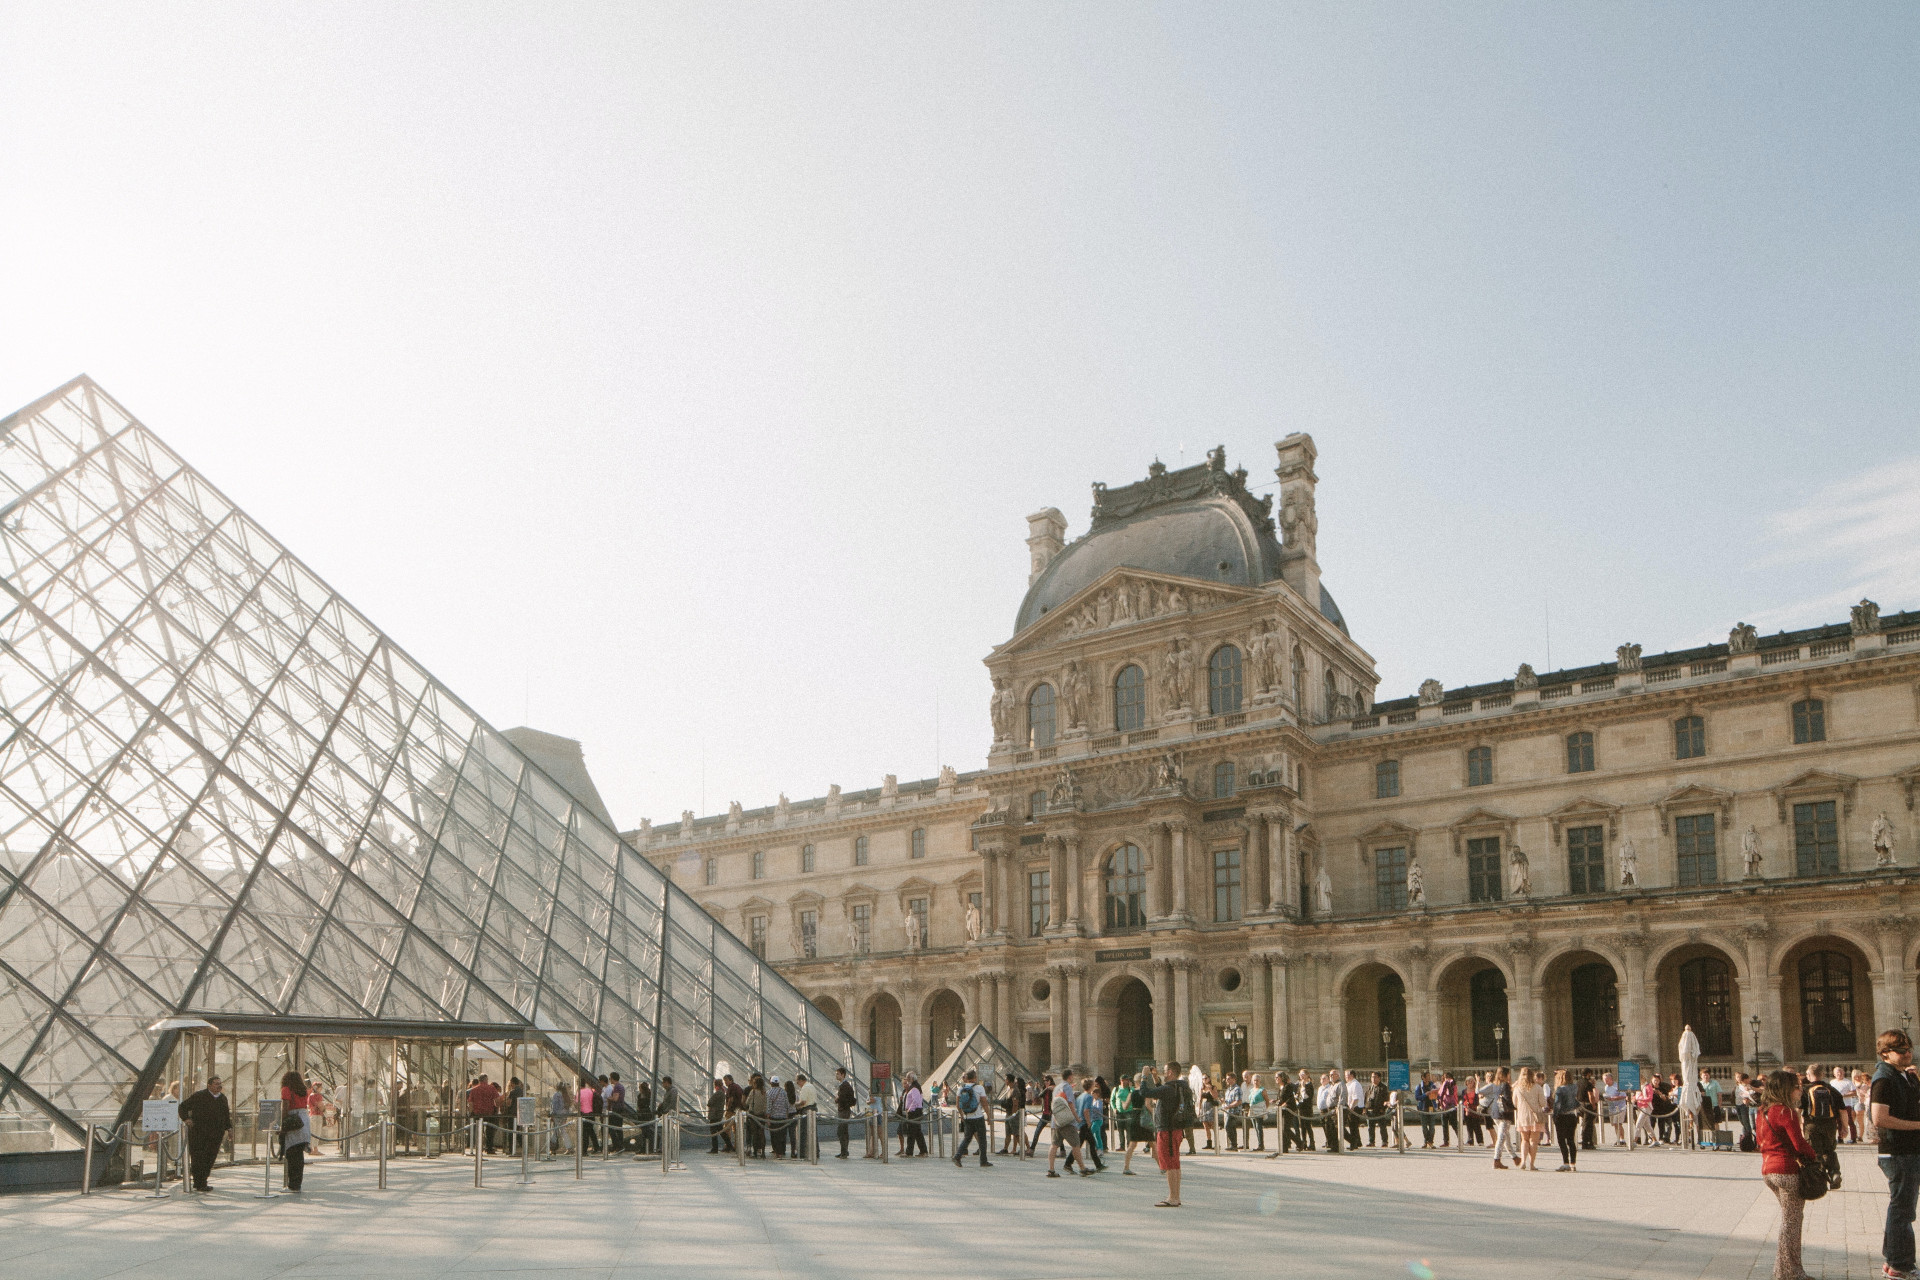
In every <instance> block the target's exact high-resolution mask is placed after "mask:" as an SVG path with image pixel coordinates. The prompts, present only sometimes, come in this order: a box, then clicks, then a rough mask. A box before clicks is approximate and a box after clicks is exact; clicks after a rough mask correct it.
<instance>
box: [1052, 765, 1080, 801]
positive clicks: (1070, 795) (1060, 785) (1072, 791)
mask: <svg viewBox="0 0 1920 1280" xmlns="http://www.w3.org/2000/svg"><path fill="white" fill-rule="evenodd" d="M1079 807H1080V780H1079V779H1078V778H1076V777H1074V776H1073V770H1071V769H1062V770H1061V771H1060V776H1059V777H1058V778H1055V779H1054V782H1053V786H1052V788H1051V789H1050V790H1048V792H1047V808H1049V809H1078V808H1079Z"/></svg>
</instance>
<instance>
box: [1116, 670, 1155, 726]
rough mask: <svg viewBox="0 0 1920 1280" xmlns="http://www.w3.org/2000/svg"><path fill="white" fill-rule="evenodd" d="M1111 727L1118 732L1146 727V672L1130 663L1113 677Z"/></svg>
mask: <svg viewBox="0 0 1920 1280" xmlns="http://www.w3.org/2000/svg"><path fill="white" fill-rule="evenodd" d="M1113 727H1114V728H1115V729H1116V730H1117V731H1119V732H1120V733H1131V732H1133V731H1134V730H1135V729H1144V728H1146V727H1147V673H1146V672H1144V671H1142V670H1141V669H1140V668H1139V667H1136V666H1133V665H1132V664H1131V663H1129V664H1128V665H1127V666H1124V667H1122V668H1120V674H1119V675H1117V676H1115V677H1114V678H1113Z"/></svg>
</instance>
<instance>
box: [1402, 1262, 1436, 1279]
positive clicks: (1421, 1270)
mask: <svg viewBox="0 0 1920 1280" xmlns="http://www.w3.org/2000/svg"><path fill="white" fill-rule="evenodd" d="M1407 1274H1408V1275H1410V1276H1412V1277H1413V1280H1433V1268H1432V1267H1430V1266H1428V1265H1427V1260H1426V1259H1425V1258H1422V1259H1420V1261H1418V1262H1409V1263H1408V1264H1407Z"/></svg>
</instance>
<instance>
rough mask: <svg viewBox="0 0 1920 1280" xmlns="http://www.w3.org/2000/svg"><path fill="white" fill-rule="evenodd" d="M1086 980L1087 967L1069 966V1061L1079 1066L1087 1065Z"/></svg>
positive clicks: (1079, 965)
mask: <svg viewBox="0 0 1920 1280" xmlns="http://www.w3.org/2000/svg"><path fill="white" fill-rule="evenodd" d="M1086 979H1087V967H1086V966H1085V965H1083V964H1074V965H1068V966H1067V1043H1068V1045H1069V1046H1070V1049H1069V1054H1068V1061H1069V1062H1071V1063H1073V1064H1075V1065H1077V1066H1085V1065H1086V1064H1087V1016H1086V1003H1085V997H1086Z"/></svg>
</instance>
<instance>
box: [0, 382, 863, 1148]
mask: <svg viewBox="0 0 1920 1280" xmlns="http://www.w3.org/2000/svg"><path fill="white" fill-rule="evenodd" d="M0 575H4V576H0V714H4V716H5V718H6V725H5V728H6V733H5V735H4V740H0V1157H4V1156H5V1155H6V1154H8V1153H13V1152H23V1151H45V1150H49V1149H53V1150H62V1149H74V1148H77V1146H78V1144H79V1142H80V1140H81V1136H82V1135H83V1134H84V1133H85V1128H84V1126H85V1125H86V1124H88V1123H89V1122H91V1123H95V1124H102V1125H105V1124H110V1123H115V1122H117V1121H120V1120H125V1119H129V1118H131V1117H132V1116H133V1114H134V1113H135V1111H136V1110H137V1106H138V1102H139V1101H140V1100H142V1099H144V1098H146V1097H147V1096H148V1095H149V1094H150V1093H151V1092H153V1091H154V1090H155V1089H156V1088H164V1087H165V1085H164V1083H163V1076H164V1075H165V1074H167V1073H168V1071H169V1067H174V1068H175V1069H178V1063H179V1061H180V1059H179V1058H178V1057H177V1056H176V1055H177V1053H178V1050H179V1046H180V1044H181V1043H182V1042H183V1041H182V1038H183V1037H191V1036H203V1037H207V1043H208V1044H211V1043H212V1039H211V1037H213V1036H216V1035H233V1036H238V1037H241V1038H240V1039H239V1041H238V1042H237V1043H234V1044H233V1045H232V1046H231V1047H230V1048H228V1049H223V1050H222V1051H221V1052H222V1053H223V1054H230V1055H231V1056H226V1057H222V1058H221V1059H220V1060H221V1061H223V1062H234V1063H236V1064H239V1063H247V1064H253V1063H271V1064H273V1065H276V1066H278V1065H280V1064H284V1063H285V1062H286V1060H287V1059H286V1054H287V1052H288V1050H287V1046H288V1045H290V1044H295V1043H301V1042H300V1041H299V1040H297V1039H296V1038H297V1037H303V1036H304V1037H308V1038H309V1039H312V1040H313V1043H312V1046H311V1049H310V1061H311V1062H314V1063H318V1064H320V1066H321V1068H322V1069H323V1070H324V1069H325V1067H326V1064H328V1063H343V1062H346V1061H348V1060H349V1058H348V1057H347V1056H343V1055H346V1054H347V1052H348V1051H347V1049H346V1048H344V1047H343V1045H344V1044H345V1043H346V1041H347V1040H351V1038H352V1037H354V1036H355V1035H361V1036H367V1035H373V1036H381V1037H388V1038H397V1039H403V1040H404V1039H406V1038H407V1037H409V1036H414V1037H418V1038H422V1039H436V1038H437V1039H439V1040H441V1041H443V1042H445V1043H464V1042H465V1041H466V1040H467V1039H476V1040H481V1039H484V1040H492V1041H499V1040H502V1039H513V1040H517V1041H518V1042H524V1043H529V1044H539V1045H542V1046H544V1047H545V1049H546V1050H547V1051H548V1053H549V1054H550V1055H551V1057H552V1058H553V1059H554V1060H557V1061H560V1062H564V1063H565V1064H567V1066H568V1067H569V1068H570V1069H573V1070H587V1071H593V1072H596V1073H597V1072H603V1071H620V1072H622V1073H623V1074H625V1075H626V1076H627V1078H628V1079H636V1078H649V1077H656V1076H657V1075H662V1074H674V1075H676V1078H677V1083H679V1084H680V1086H681V1090H682V1096H683V1097H688V1098H698V1097H699V1096H701V1094H702V1093H703V1091H704V1090H703V1085H704V1082H705V1081H704V1077H706V1076H708V1075H709V1074H711V1073H712V1071H713V1070H714V1068H715V1066H716V1064H717V1063H720V1062H723V1061H724V1062H725V1063H726V1065H727V1068H728V1069H729V1070H732V1071H734V1072H735V1073H736V1074H737V1073H739V1072H741V1071H742V1070H753V1069H760V1070H767V1071H778V1072H779V1073H780V1074H782V1075H787V1074H791V1073H792V1072H795V1071H806V1072H808V1073H809V1074H812V1075H815V1076H827V1075H830V1074H831V1072H832V1070H833V1068H835V1067H837V1066H845V1067H847V1068H848V1069H849V1071H850V1074H852V1076H853V1078H854V1080H855V1081H856V1082H864V1081H865V1079H866V1078H867V1075H868V1072H867V1069H866V1068H867V1065H868V1063H869V1061H870V1059H869V1058H868V1057H867V1055H866V1054H865V1053H864V1052H863V1051H861V1050H860V1049H859V1047H858V1046H856V1045H854V1044H853V1043H851V1042H850V1041H849V1040H848V1038H847V1037H846V1036H845V1035H844V1034H843V1033H841V1032H840V1031H839V1029H838V1028H836V1027H833V1025H832V1024H831V1023H830V1022H829V1021H828V1020H827V1019H825V1018H824V1017H822V1016H821V1015H820V1014H819V1012H818V1011H817V1010H815V1009H813V1008H812V1006H811V1005H809V1004H808V1003H807V1002H806V1000H805V999H803V998H802V997H801V996H800V994H799V993H798V992H797V991H796V990H795V989H794V988H793V987H792V986H791V985H789V984H788V983H787V982H786V981H785V980H784V979H782V978H781V977H780V976H779V975H778V974H777V973H775V972H774V971H773V970H772V969H770V968H768V967H767V966H766V965H765V964H764V963H762V962H761V961H760V960H759V959H758V958H757V957H755V956H754V955H753V954H752V953H751V952H750V951H749V950H748V949H747V948H746V947H744V946H742V945H741V944H740V943H739V941H738V940H737V939H735V938H734V937H733V936H732V935H731V934H729V933H728V932H727V931H726V930H725V929H724V928H719V927H717V926H716V923H715V921H714V920H713V919H712V917H711V916H709V915H707V914H706V912H705V911H703V910H702V909H701V908H700V907H699V906H698V905H697V904H695V903H694V902H693V900H692V899H691V898H689V897H688V896H687V895H686V894H685V893H683V892H681V891H680V890H678V889H676V888H674V887H673V885H672V884H671V882H670V881H669V880H668V878H667V877H666V875H665V874H664V873H663V872H661V871H660V870H659V869H658V868H657V867H655V866H654V865H653V864H651V863H650V862H648V861H647V860H646V859H645V858H643V857H641V856H639V855H638V854H637V853H636V852H635V851H634V850H632V849H630V848H628V847H627V846H626V845H624V844H623V843H622V842H621V840H620V838H619V836H618V835H617V833H615V832H614V831H613V830H611V829H610V828H609V827H608V825H607V823H606V822H605V821H604V820H603V819H601V818H600V817H597V816H596V815H595V813H594V811H593V810H592V809H590V808H589V807H588V806H586V805H585V804H582V803H580V802H579V801H578V800H576V799H575V798H574V797H573V796H572V795H571V794H570V793H569V792H568V791H567V790H566V789H565V788H564V787H562V786H560V785H559V784H558V783H556V782H555V781H554V780H552V779H551V778H549V777H547V776H545V775H544V774H542V773H541V772H540V771H539V769H538V767H537V766H535V765H534V764H533V763H532V762H531V761H530V760H529V759H528V758H527V757H525V756H524V755H522V754H521V752H520V751H519V750H518V749H517V748H515V747H514V745H513V744H512V743H511V742H509V741H508V740H507V739H506V738H505V737H504V736H502V735H501V734H500V733H498V732H496V731H495V730H494V729H493V728H492V727H491V726H489V725H487V724H486V723H485V722H484V721H482V720H481V719H480V718H479V717H478V716H476V715H475V714H474V713H473V712H472V711H471V710H469V709H468V708H466V707H465V706H463V705H462V704H461V703H460V702H459V700H458V699H457V698H455V697H454V695H453V694H452V693H451V692H450V691H448V690H447V689H445V688H444V687H442V686H441V685H439V684H438V683H437V682H436V681H434V679H433V678H432V676H430V675H428V674H427V673H426V672H425V671H424V670H423V669H422V668H421V667H419V666H418V665H417V664H416V663H415V662H414V661H413V660H412V659H410V658H409V657H408V656H407V655H406V654H405V653H404V652H402V651H401V650H400V649H398V648H397V647H396V646H395V645H394V643H393V642H392V641H391V640H390V639H388V638H387V637H386V636H385V635H384V634H382V633H381V632H380V630H379V629H378V628H377V627H375V626H374V625H373V624H372V623H371V622H369V621H368V620H367V619H365V618H363V617H362V616H361V615H360V614H358V613H357V612H355V611H354V609H353V607H352V606H351V605H349V604H348V603H347V602H346V601H344V600H342V599H341V598H340V597H339V596H338V595H336V594H335V593H334V592H333V591H332V590H331V589H330V588H328V587H327V586H326V584H325V583H323V582H321V581H320V580H319V579H318V578H316V577H315V576H314V575H313V574H312V573H311V572H310V571H309V570H307V568H306V567H305V566H304V565H302V564H301V563H300V562H299V561H298V560H297V559H295V558H294V557H293V555H292V554H291V553H289V552H288V551H287V550H286V548H284V547H282V546H281V545H280V544H279V543H277V542H275V541H274V539H273V538H272V537H271V536H270V535H269V534H268V533H267V532H266V531H265V530H264V529H262V528H260V527H259V526H258V525H256V524H254V523H253V522H252V521H251V520H250V519H248V517H247V516H246V515H245V514H244V513H242V512H241V511H240V510H239V509H238V508H236V507H234V506H233V504H232V503H230V502H228V501H227V500H226V499H225V498H223V497H222V496H221V495H220V494H219V492H218V491H217V490H216V489H214V487H213V486H212V485H211V484H209V483H208V482H207V481H206V480H205V479H204V478H203V477H201V476H200V475H199V474H197V473H196V472H195V471H194V470H193V469H192V468H191V467H189V466H187V465H186V464H185V463H184V462H183V461H182V460H180V459H179V458H178V457H176V456H175V455H174V454H173V453H172V452H171V451H170V450H169V449H168V448H167V447H166V445H165V444H163V443H162V442H161V441H160V440H159V439H158V438H157V437H156V436H155V435H154V434H153V433H152V432H151V431H149V430H148V429H147V428H146V427H144V426H143V425H141V424H140V423H139V422H138V421H136V420H135V419H134V417H133V416H132V415H131V414H130V413H128V412H127V411H126V410H125V409H123V408H121V407H120V406H119V405H118V404H116V403H115V402H114V401H113V400H112V398H111V397H109V396H108V395H107V394H106V393H105V392H104V391H102V390H101V389H100V388H99V387H98V386H97V385H95V384H94V383H93V382H92V381H91V380H89V379H86V378H80V379H76V380H75V381H74V382H72V383H69V384H68V385H66V386H64V387H62V388H60V389H59V390H57V391H55V392H54V393H52V394H51V395H49V396H47V397H45V398H44V399H42V400H40V401H38V402H36V403H35V404H33V405H30V406H28V407H27V408H26V409H23V410H21V411H20V412H19V413H16V414H14V415H13V416H11V417H9V418H6V419H4V420H0ZM316 1028H324V1029H326V1031H328V1032H329V1033H330V1034H332V1035H333V1036H334V1037H335V1038H334V1039H331V1040H325V1041H324V1042H323V1041H322V1040H320V1039H315V1038H314V1037H315V1036H316V1035H317V1034H318V1033H317V1032H316V1030H315V1029H316ZM341 1037H345V1039H341ZM222 1043H226V1042H222ZM399 1057H401V1058H408V1059H412V1058H415V1057H420V1058H422V1060H424V1059H425V1058H426V1057H431V1055H430V1054H428V1055H416V1054H414V1053H413V1051H412V1050H411V1049H407V1050H404V1051H402V1052H401V1053H400V1054H399ZM200 1061H202V1062H204V1061H205V1059H201V1060H200ZM236 1069H237V1068H236ZM262 1069H264V1068H262ZM247 1070H248V1071H250V1072H251V1071H253V1070H254V1068H253V1066H252V1065H249V1066H248V1067H247ZM268 1074H269V1075H271V1074H272V1073H271V1072H269V1073H268Z"/></svg>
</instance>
